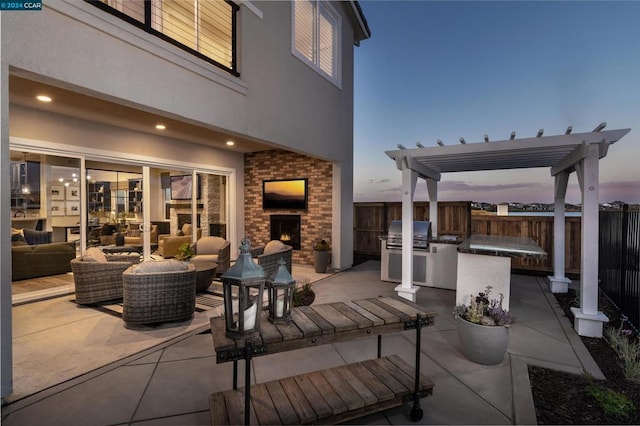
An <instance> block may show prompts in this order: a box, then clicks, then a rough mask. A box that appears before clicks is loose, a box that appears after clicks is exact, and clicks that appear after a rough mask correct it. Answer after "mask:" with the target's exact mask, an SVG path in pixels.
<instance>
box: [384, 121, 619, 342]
mask: <svg viewBox="0 0 640 426" xmlns="http://www.w3.org/2000/svg"><path fill="white" fill-rule="evenodd" d="M605 126H606V123H602V124H600V125H599V126H598V127H596V128H595V129H594V130H593V131H592V132H589V133H574V134H572V133H571V131H572V128H571V127H568V128H567V131H566V132H565V133H564V134H563V135H556V136H543V130H542V129H541V130H540V131H539V132H538V134H537V135H536V136H535V137H532V138H523V139H516V138H515V136H516V135H515V132H512V133H511V137H510V139H508V140H501V141H495V142H492V141H489V137H488V136H487V135H485V136H484V141H483V142H476V143H466V141H465V140H464V138H460V144H456V145H446V146H445V145H444V144H443V143H442V142H441V141H440V140H438V145H439V146H434V147H424V146H422V145H421V144H420V143H417V144H416V145H417V148H412V149H407V148H406V147H404V146H402V145H398V148H399V149H397V150H393V151H386V154H387V155H388V156H389V157H391V158H392V159H393V160H394V161H395V162H396V166H397V167H398V169H399V170H400V171H401V172H402V223H403V224H410V223H412V222H413V197H414V194H415V190H416V184H417V181H418V177H420V178H422V179H424V180H425V181H426V184H427V193H428V197H429V219H430V221H431V223H432V232H433V235H434V237H435V236H437V229H438V181H440V179H441V174H442V173H449V172H466V171H481V170H503V169H521V168H533V167H550V169H551V176H553V177H554V179H555V185H554V187H555V191H554V192H555V194H554V200H555V207H554V211H555V213H554V250H553V251H554V259H553V276H550V277H549V282H550V286H551V291H552V292H554V293H566V292H567V290H568V284H569V283H570V282H571V281H570V280H569V279H567V278H566V277H565V262H564V253H565V236H564V235H565V233H564V229H565V219H564V218H565V197H566V192H567V183H568V181H569V174H570V173H571V172H574V171H575V172H576V175H577V177H578V183H579V185H580V191H581V192H582V225H581V226H582V228H581V238H582V257H581V267H580V277H581V280H580V307H579V308H572V310H573V313H574V315H575V322H574V328H575V329H576V331H577V332H578V334H579V335H581V336H590V337H602V325H603V323H604V322H607V321H608V318H607V317H606V315H604V314H603V313H602V312H600V311H598V210H599V203H598V189H599V160H600V159H601V158H603V157H605V156H606V155H607V151H608V149H609V146H610V145H612V144H613V143H615V142H617V141H618V140H620V139H621V138H622V137H623V136H624V135H626V134H627V133H628V132H629V131H630V130H631V129H620V130H607V131H604V130H603V129H604V128H605ZM411 234H412V227H411V226H403V227H402V282H401V284H400V285H399V286H398V287H396V291H397V292H398V294H399V295H400V296H402V297H404V298H406V299H409V300H412V301H415V300H416V292H417V291H418V289H419V287H416V286H414V285H413V283H412V273H411V271H413V247H412V243H411V241H412V235H411Z"/></svg>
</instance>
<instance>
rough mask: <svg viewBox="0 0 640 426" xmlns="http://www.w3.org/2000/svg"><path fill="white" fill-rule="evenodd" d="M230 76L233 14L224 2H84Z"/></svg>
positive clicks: (232, 6) (233, 51) (233, 47)
mask: <svg viewBox="0 0 640 426" xmlns="http://www.w3.org/2000/svg"><path fill="white" fill-rule="evenodd" d="M87 1H89V3H92V4H94V5H96V6H98V7H100V8H101V9H104V10H106V11H108V12H110V13H112V14H114V15H116V16H118V17H120V18H122V19H124V20H126V21H127V22H130V23H131V24H133V25H136V26H138V27H140V28H142V29H144V30H145V31H147V32H149V33H151V34H154V35H157V36H159V37H161V38H162V39H164V40H167V41H169V42H170V43H172V44H174V45H176V46H178V47H180V48H182V49H184V50H186V51H188V52H190V53H193V54H194V55H196V56H198V57H200V58H202V59H205V60H206V61H208V62H211V63H212V64H214V65H216V66H218V67H219V68H222V69H224V70H226V71H228V72H230V73H232V74H233V75H236V76H237V75H239V74H238V70H237V64H236V13H237V11H238V6H237V5H235V4H234V3H231V2H229V1H226V0H87Z"/></svg>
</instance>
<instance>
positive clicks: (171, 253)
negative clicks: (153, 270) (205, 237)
mask: <svg viewBox="0 0 640 426" xmlns="http://www.w3.org/2000/svg"><path fill="white" fill-rule="evenodd" d="M192 233H193V227H192V225H191V224H190V223H185V224H184V225H182V229H180V231H178V234H177V235H169V234H160V235H158V254H160V255H161V256H162V257H164V258H165V259H169V258H172V257H176V256H177V255H178V254H179V253H180V252H179V250H178V248H179V247H180V246H181V245H182V244H183V243H185V242H187V243H189V244H191V234H192ZM196 234H197V235H196V238H197V240H199V239H200V238H201V237H202V229H200V228H197V229H196Z"/></svg>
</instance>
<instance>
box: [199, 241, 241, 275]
mask: <svg viewBox="0 0 640 426" xmlns="http://www.w3.org/2000/svg"><path fill="white" fill-rule="evenodd" d="M195 248H196V250H195V252H196V255H195V256H193V257H192V258H191V263H193V264H194V265H196V267H198V266H202V267H206V266H214V264H215V265H216V275H221V274H222V273H224V272H225V271H226V270H227V269H229V264H230V262H231V243H230V242H229V241H227V240H225V239H224V238H221V237H202V238H200V239H199V240H198V241H197V242H196V245H195Z"/></svg>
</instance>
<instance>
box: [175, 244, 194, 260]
mask: <svg viewBox="0 0 640 426" xmlns="http://www.w3.org/2000/svg"><path fill="white" fill-rule="evenodd" d="M178 251H179V253H178V254H177V255H176V259H178V260H180V261H182V262H187V261H189V259H191V258H192V257H193V256H195V254H196V253H195V251H194V250H193V247H192V246H191V244H189V243H188V242H186V241H185V242H184V243H182V244H180V247H178Z"/></svg>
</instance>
